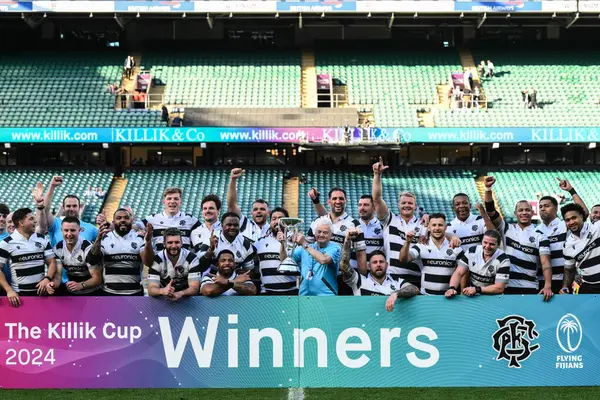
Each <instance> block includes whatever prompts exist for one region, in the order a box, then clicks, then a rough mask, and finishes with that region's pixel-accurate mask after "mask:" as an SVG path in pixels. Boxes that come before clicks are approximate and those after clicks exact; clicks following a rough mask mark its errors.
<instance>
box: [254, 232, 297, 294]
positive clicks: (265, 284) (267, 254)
mask: <svg viewBox="0 0 600 400" xmlns="http://www.w3.org/2000/svg"><path fill="white" fill-rule="evenodd" d="M255 245H256V254H257V256H258V267H259V269H260V280H261V283H262V285H261V286H262V290H261V293H263V294H268V295H292V296H295V295H297V294H298V287H299V279H300V271H296V272H285V273H281V272H279V271H278V270H277V268H279V265H280V264H281V260H280V258H279V250H280V248H281V243H279V241H278V240H277V239H276V238H275V237H274V236H273V235H272V234H269V235H268V236H264V237H261V238H260V239H258V241H257V242H256V243H255Z"/></svg>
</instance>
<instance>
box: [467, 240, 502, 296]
mask: <svg viewBox="0 0 600 400" xmlns="http://www.w3.org/2000/svg"><path fill="white" fill-rule="evenodd" d="M458 267H462V268H465V269H466V270H467V271H469V279H470V281H471V286H476V287H477V286H479V287H484V286H490V285H493V284H495V283H508V278H509V274H510V259H509V258H508V256H507V255H506V254H505V253H504V252H503V251H502V250H500V249H496V252H495V253H494V255H492V256H491V257H490V259H489V260H487V261H485V260H484V259H483V247H482V246H481V245H477V246H474V247H471V248H470V249H469V250H466V251H465V252H464V253H463V255H462V256H461V257H460V258H459V259H458Z"/></svg>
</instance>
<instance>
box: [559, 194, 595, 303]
mask: <svg viewBox="0 0 600 400" xmlns="http://www.w3.org/2000/svg"><path fill="white" fill-rule="evenodd" d="M560 213H561V214H562V216H563V218H564V220H565V223H566V224H567V228H568V229H569V233H568V234H567V239H566V241H565V247H564V249H563V252H564V256H565V279H564V283H563V288H562V289H561V293H569V289H570V288H571V287H572V285H573V280H574V278H575V274H576V271H577V270H578V269H579V270H580V271H581V272H580V276H581V280H582V281H583V282H582V283H581V285H580V287H579V294H600V222H595V223H591V222H589V221H586V213H585V210H584V209H583V207H581V206H580V205H579V204H567V205H565V206H563V207H562V208H561V209H560Z"/></svg>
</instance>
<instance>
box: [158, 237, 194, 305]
mask: <svg viewBox="0 0 600 400" xmlns="http://www.w3.org/2000/svg"><path fill="white" fill-rule="evenodd" d="M163 236H164V237H163V244H164V246H165V248H164V249H163V250H162V251H161V252H159V253H158V254H157V255H156V256H155V257H154V264H153V265H152V267H150V269H149V270H148V294H149V295H150V296H152V297H158V296H164V297H165V298H166V299H167V300H172V301H177V300H179V299H181V298H182V297H189V296H197V295H198V293H199V292H200V280H201V279H202V272H203V271H202V268H201V266H200V259H199V258H198V257H197V256H196V254H194V253H192V252H191V251H189V250H186V249H184V248H183V241H182V239H181V232H180V231H179V230H178V229H177V228H167V229H166V230H165V232H164V233H163Z"/></svg>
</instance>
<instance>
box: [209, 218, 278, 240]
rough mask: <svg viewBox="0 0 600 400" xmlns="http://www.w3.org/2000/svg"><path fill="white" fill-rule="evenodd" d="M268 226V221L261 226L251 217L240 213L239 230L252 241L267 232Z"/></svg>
mask: <svg viewBox="0 0 600 400" xmlns="http://www.w3.org/2000/svg"><path fill="white" fill-rule="evenodd" d="M220 225H221V224H219V226H220ZM269 228H270V226H269V222H268V221H267V222H265V224H264V225H263V226H262V228H261V227H260V226H258V224H257V223H256V222H254V220H253V219H252V218H248V217H246V216H245V215H244V214H242V215H240V232H241V234H242V235H244V236H245V237H246V238H248V239H249V240H250V241H251V242H252V243H256V241H257V240H258V239H260V238H261V237H263V236H265V235H266V234H267V232H269Z"/></svg>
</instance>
